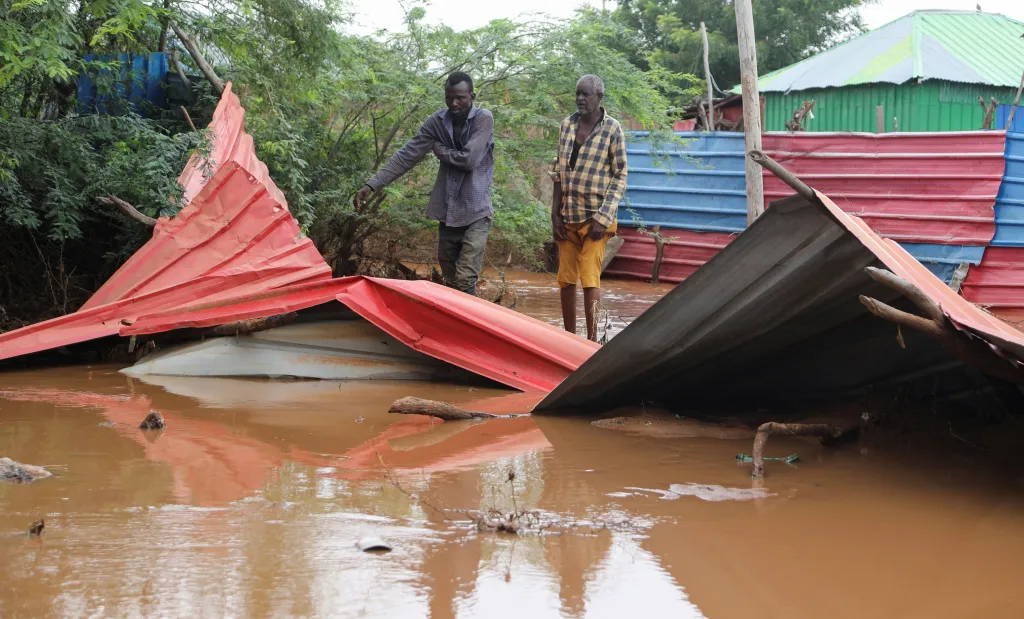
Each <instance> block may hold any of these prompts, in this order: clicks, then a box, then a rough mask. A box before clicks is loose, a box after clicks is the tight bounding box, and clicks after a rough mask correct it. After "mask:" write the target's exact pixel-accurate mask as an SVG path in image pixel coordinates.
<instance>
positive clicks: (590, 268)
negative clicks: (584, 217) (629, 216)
mask: <svg viewBox="0 0 1024 619" xmlns="http://www.w3.org/2000/svg"><path fill="white" fill-rule="evenodd" d="M617 227H618V224H616V223H612V225H611V226H609V227H608V229H607V230H605V233H604V236H603V237H601V240H600V241H593V240H591V239H589V238H587V232H588V231H589V230H590V222H589V221H587V222H585V223H582V224H565V235H566V236H567V237H569V239H568V240H567V241H559V242H558V285H559V286H560V287H562V288H565V287H566V286H575V285H576V282H577V281H581V280H582V282H583V287H584V288H600V287H601V263H602V262H603V261H604V248H605V245H607V244H608V239H610V238H612V237H613V236H615V229H616V228H617Z"/></svg>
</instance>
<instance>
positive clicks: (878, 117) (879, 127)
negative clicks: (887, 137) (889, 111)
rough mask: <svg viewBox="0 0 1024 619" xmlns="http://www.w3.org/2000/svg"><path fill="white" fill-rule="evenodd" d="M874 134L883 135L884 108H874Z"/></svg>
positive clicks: (880, 106) (882, 106)
mask: <svg viewBox="0 0 1024 619" xmlns="http://www.w3.org/2000/svg"><path fill="white" fill-rule="evenodd" d="M875 133H885V106H884V105H879V106H878V107H876V108H875Z"/></svg>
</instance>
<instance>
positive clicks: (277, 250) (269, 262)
mask: <svg viewBox="0 0 1024 619" xmlns="http://www.w3.org/2000/svg"><path fill="white" fill-rule="evenodd" d="M243 121H244V112H243V110H242V107H241V105H240V104H239V102H238V98H237V97H235V95H234V94H233V93H232V92H231V90H230V88H228V89H227V90H226V91H225V93H224V96H223V97H222V99H221V102H220V105H219V106H218V108H217V111H216V113H215V114H214V120H213V123H212V125H211V126H212V128H213V130H214V132H215V134H216V135H215V137H214V149H213V150H214V157H215V158H216V159H217V161H216V165H217V168H216V171H215V173H214V174H213V176H212V178H210V179H209V181H208V182H205V183H204V177H203V170H202V167H203V166H202V165H201V162H199V161H198V160H197V159H195V158H193V160H192V161H190V162H189V165H188V167H187V168H186V169H185V171H184V172H183V173H182V175H181V178H180V181H181V183H182V184H183V185H184V186H185V187H186V196H187V197H188V198H189V199H190V202H189V204H188V206H187V207H185V208H184V209H182V211H181V212H180V213H179V214H178V215H177V216H176V217H174V218H173V219H171V220H167V219H161V220H160V222H159V223H158V224H157V226H156V229H155V230H154V233H153V239H152V240H150V241H149V243H147V244H146V245H145V246H143V247H142V248H141V249H140V250H139V251H138V252H136V253H135V255H134V256H132V258H131V259H129V260H128V262H126V263H125V264H124V266H122V267H121V268H120V269H119V270H118V271H117V273H115V274H114V276H113V277H111V278H110V280H109V281H108V282H107V283H106V284H104V286H103V287H102V288H101V289H100V290H99V291H98V292H97V293H96V295H94V296H93V298H92V299H90V300H89V302H88V303H86V305H85V306H84V307H83V308H82V309H81V310H79V311H78V312H76V313H74V314H70V315H68V316H63V317H61V318H57V319H54V320H50V321H47V322H44V323H40V324H36V325H31V326H29V327H26V328H24V329H19V330H17V331H12V332H9V333H5V334H2V335H0V359H7V358H10V357H16V356H19V355H25V354H29V353H33V352H38V351H42V350H47V349H50V348H56V347H59V346H64V345H68V344H74V343H77V342H83V341H87V340H91V339H95V338H99V337H104V336H108V335H114V334H117V333H119V332H120V333H122V334H125V335H130V334H137V333H138V334H141V333H155V332H160V331H167V330H171V329H176V328H181V327H188V326H192V327H200V326H209V325H216V324H222V323H226V322H232V321H236V320H245V319H249V318H257V317H263V316H271V315H274V314H279V313H283V312H289V311H295V310H299V309H304V308H307V307H312V306H315V305H319V304H321V303H326V302H330V301H334V300H338V301H341V302H342V303H344V304H346V305H347V306H349V307H350V308H351V309H353V310H354V311H356V312H358V313H359V314H360V315H362V316H363V317H364V318H366V319H367V320H369V321H370V322H372V323H374V324H375V325H377V326H378V327H380V328H382V329H384V330H385V331H387V332H388V333H390V334H391V335H392V336H394V337H396V338H398V339H399V340H401V341H403V342H404V343H406V344H407V345H409V346H410V347H412V348H414V349H416V350H419V351H421V352H423V353H425V354H428V355H431V356H433V357H436V358H438V359H442V360H444V361H447V362H449V363H452V364H454V365H457V366H459V367H462V368H464V369H467V370H469V371H472V372H476V373H478V374H480V375H482V376H486V377H489V378H491V379H493V380H496V381H498V382H501V383H503V384H506V385H509V386H511V387H515V388H518V389H522V390H524V391H539V392H547V391H548V390H550V389H552V388H553V387H554V386H555V385H557V384H558V383H559V382H561V381H562V380H563V379H564V378H565V377H566V376H568V375H569V374H570V373H571V372H572V371H573V370H575V369H576V368H577V367H578V366H579V365H580V364H581V363H583V361H584V360H586V359H587V357H589V356H590V355H591V354H592V353H593V352H594V350H596V349H597V345H596V344H593V343H591V342H589V341H587V340H584V339H583V338H579V337H577V336H575V335H573V334H569V333H566V332H565V331H562V330H560V329H557V328H555V327H552V326H549V325H547V324H545V323H543V322H541V321H538V320H534V319H533V318H529V317H527V316H524V315H522V314H518V313H516V312H513V311H511V310H507V309H505V308H503V307H501V306H499V305H495V304H493V303H488V302H486V301H483V300H481V299H477V298H475V297H471V296H469V295H465V294H463V293H460V292H456V291H454V290H451V289H448V288H444V287H443V286H438V285H436V284H432V283H430V282H399V281H392V280H376V279H369V278H361V277H353V278H346V279H340V280H331V279H330V275H331V274H330V269H329V268H328V266H327V264H326V263H325V262H324V260H323V258H322V257H321V256H320V254H319V252H317V250H316V248H315V247H313V244H312V243H311V242H310V241H309V239H307V238H305V237H303V236H302V234H301V233H300V231H299V227H298V224H297V223H296V221H295V219H294V218H293V217H292V216H291V214H290V213H289V212H288V206H287V203H286V202H285V200H284V196H283V195H282V194H281V192H280V190H279V189H278V188H277V187H276V186H275V185H274V183H273V181H272V180H270V177H269V176H268V174H267V168H266V166H264V165H263V164H262V163H261V162H260V161H259V160H258V159H257V158H256V154H255V151H254V149H253V144H252V138H250V137H249V136H248V135H247V134H246V133H245V130H244V123H243ZM122 321H127V322H129V323H131V322H132V321H134V324H132V325H131V327H130V328H128V327H125V326H124V325H123V324H122Z"/></svg>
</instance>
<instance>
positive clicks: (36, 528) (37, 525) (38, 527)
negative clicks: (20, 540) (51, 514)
mask: <svg viewBox="0 0 1024 619" xmlns="http://www.w3.org/2000/svg"><path fill="white" fill-rule="evenodd" d="M45 526H46V523H45V522H43V520H42V519H39V520H36V521H35V522H33V523H32V526H30V527H29V528H28V534H29V535H39V534H40V533H42V532H43V527H45Z"/></svg>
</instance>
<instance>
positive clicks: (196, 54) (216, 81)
mask: <svg viewBox="0 0 1024 619" xmlns="http://www.w3.org/2000/svg"><path fill="white" fill-rule="evenodd" d="M169 23H170V25H171V29H172V30H174V34H175V35H177V37H178V38H179V39H180V40H181V42H182V44H184V46H185V49H187V50H188V53H189V55H190V56H192V60H194V61H195V63H196V66H197V67H199V70H200V71H202V73H203V75H205V76H206V79H207V80H209V82H210V85H211V86H213V90H214V92H216V93H217V94H218V95H219V94H221V93H223V92H224V80H222V79H220V77H219V76H218V75H217V73H216V71H214V70H213V67H212V66H210V63H208V62H206V57H205V56H203V53H202V52H201V51H199V45H197V44H196V40H195V39H193V38H192V37H190V36H189V35H187V34H185V32H184V31H183V30H182V29H181V28H180V27H179V26H178V24H177V23H176V22H175V21H174V20H173V19H172V20H170V21H169Z"/></svg>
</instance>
